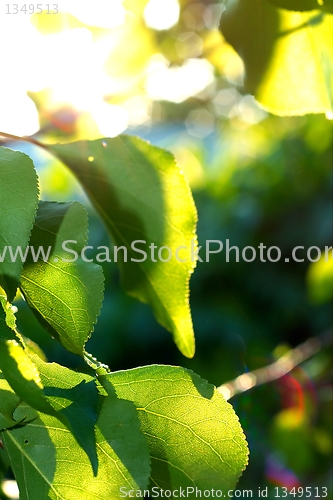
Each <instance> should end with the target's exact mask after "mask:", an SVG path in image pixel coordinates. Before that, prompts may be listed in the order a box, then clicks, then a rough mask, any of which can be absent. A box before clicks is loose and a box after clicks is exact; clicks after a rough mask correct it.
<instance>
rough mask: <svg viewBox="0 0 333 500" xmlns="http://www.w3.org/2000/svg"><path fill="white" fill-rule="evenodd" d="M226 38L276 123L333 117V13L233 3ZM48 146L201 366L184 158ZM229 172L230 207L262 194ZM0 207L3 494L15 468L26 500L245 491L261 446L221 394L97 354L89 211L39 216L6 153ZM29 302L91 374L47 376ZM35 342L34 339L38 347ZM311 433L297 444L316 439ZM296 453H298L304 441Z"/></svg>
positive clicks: (171, 369) (97, 305)
mask: <svg viewBox="0 0 333 500" xmlns="http://www.w3.org/2000/svg"><path fill="white" fill-rule="evenodd" d="M187 18H188V20H189V19H190V16H188V17H187ZM72 21H73V20H72ZM73 22H74V21H73ZM74 25H75V26H77V24H76V23H75V22H74V24H73V26H74ZM69 27H70V24H69ZM58 28H59V27H58ZM58 28H56V27H53V28H52V29H53V32H57V30H58ZM39 29H41V27H39ZM221 29H222V32H223V34H224V35H225V38H226V40H227V41H228V42H230V43H231V44H232V45H233V46H234V48H235V49H236V50H237V51H238V53H239V54H240V55H241V57H242V58H243V61H244V64H245V71H246V81H245V88H246V89H247V90H248V91H249V92H251V93H253V94H254V95H255V97H256V98H257V99H258V100H259V102H261V103H262V104H263V105H264V106H265V107H266V108H267V109H268V110H272V111H274V112H275V113H277V114H280V115H287V114H289V115H290V114H305V113H309V112H311V113H315V112H326V113H331V112H332V74H333V69H332V55H333V53H332V46H331V45H330V40H329V37H330V34H331V30H332V14H331V12H330V9H329V6H328V2H326V1H325V2H324V3H323V5H318V4H317V3H316V2H314V1H312V0H306V1H304V2H302V3H301V2H299V1H298V0H292V1H291V0H290V1H289V0H258V1H257V2H255V3H253V2H252V3H251V5H250V3H249V2H248V1H247V0H230V1H229V3H228V5H227V8H226V11H225V12H224V14H223V17H222V22H221ZM49 31H50V30H48V32H49ZM51 31H52V30H51ZM191 36H192V35H191ZM166 50H167V49H166ZM152 53H153V51H152ZM143 59H144V58H143ZM304 60H306V64H304ZM141 64H144V63H143V62H142V61H141V62H140V61H139V62H138V65H139V66H140V67H141ZM304 82H306V85H305V84H304ZM311 140H312V141H313V142H316V141H315V139H313V138H312V139H311ZM40 145H41V146H42V147H43V148H44V149H46V150H48V152H49V153H50V154H51V155H52V156H53V157H54V158H58V159H60V160H61V161H62V163H64V164H65V165H66V166H67V167H68V168H69V169H70V170H71V172H72V173H74V174H75V176H76V177H77V179H78V181H79V183H80V184H81V186H82V187H83V188H84V190H85V191H86V193H87V195H88V197H89V199H90V201H91V202H92V204H93V206H94V207H95V209H96V211H97V213H98V215H99V216H100V218H101V219H102V220H103V222H104V224H105V226H106V227H107V229H108V231H109V233H110V235H111V238H112V242H113V244H114V245H115V246H117V247H118V252H117V258H115V257H114V258H113V259H112V260H114V261H116V262H117V263H118V264H119V267H120V272H121V276H122V284H123V286H124V288H125V290H126V292H127V293H128V294H130V295H132V296H134V297H135V298H137V299H139V300H140V301H142V302H145V303H147V304H148V305H149V306H150V307H151V308H152V310H153V312H154V315H155V317H156V319H157V321H158V322H159V323H160V324H161V325H162V326H164V327H165V328H166V329H167V330H169V331H170V332H171V333H172V335H173V339H174V342H175V344H176V345H177V347H178V349H179V351H180V352H181V354H182V355H184V356H186V357H188V358H191V357H193V356H194V351H195V341H194V332H193V326H192V318H191V312H190V307H189V279H190V275H191V273H192V272H193V270H194V267H195V260H196V250H197V238H196V233H195V231H196V219H197V215H196V208H195V205H194V202H193V199H192V194H191V191H190V189H189V187H188V184H187V182H186V180H185V177H184V176H183V174H182V172H181V170H180V169H179V168H178V166H177V164H176V162H175V159H174V158H173V156H172V155H171V154H170V153H168V152H166V151H164V150H162V149H159V148H157V147H154V146H151V145H150V144H149V143H147V142H145V141H143V140H141V139H138V138H135V137H130V136H118V137H117V138H115V139H108V138H106V139H98V140H95V141H79V142H73V143H68V144H61V145H59V144H57V145H45V144H40ZM226 157H227V156H226ZM275 161H276V162H277V164H279V163H280V158H277V159H276V160H275ZM259 167H260V168H261V169H263V170H265V168H266V166H265V165H261V166H260V165H259ZM228 168H229V170H228ZM228 168H227V169H225V171H223V173H222V174H221V175H222V176H223V175H224V176H228V175H229V176H230V178H232V179H233V180H234V182H233V183H230V184H229V185H228V189H230V186H232V188H231V191H232V190H234V191H232V192H229V191H227V190H226V191H224V189H225V184H223V181H221V182H217V183H214V182H212V185H211V186H210V189H211V191H212V192H213V193H215V195H216V196H218V195H221V193H222V194H223V195H224V197H225V200H226V201H227V202H229V201H230V200H232V197H233V196H234V195H235V192H237V183H238V182H240V183H241V182H243V180H244V179H246V182H248V185H249V187H250V190H252V189H253V184H255V186H257V185H258V179H257V177H256V178H255V180H254V181H253V179H252V172H251V169H250V168H248V169H247V172H245V173H244V172H241V178H239V171H238V170H235V172H233V165H232V164H231V165H230V166H228ZM283 168H284V167H283ZM283 168H282V169H280V170H278V169H277V171H276V172H274V174H272V173H270V177H269V179H268V180H267V178H266V179H265V181H263V182H262V185H261V186H260V189H261V190H262V193H261V194H262V197H263V198H264V197H265V196H266V193H268V196H270V190H269V189H268V188H267V186H266V185H265V182H268V183H270V182H271V183H272V184H275V185H276V186H277V190H276V192H278V191H279V189H280V184H281V185H282V183H280V178H279V176H281V177H284V175H285V172H284V170H283ZM244 170H245V169H244ZM256 172H258V170H256ZM14 173H15V175H14ZM243 174H244V175H243ZM237 176H238V177H237ZM218 181H220V179H218ZM269 187H270V186H269ZM301 189H303V190H304V184H302V186H301ZM283 194H284V196H285V193H283ZM303 194H304V193H303ZM278 195H279V192H278ZM288 196H289V197H293V196H294V191H293V190H290V192H288ZM304 196H306V193H305V195H304ZM0 199H1V205H0V285H1V287H2V288H1V289H0V439H1V440H0V444H1V445H2V444H3V446H4V450H5V451H4V454H2V451H1V454H0V474H1V477H0V479H1V478H2V477H3V469H4V468H6V467H7V464H8V463H10V465H11V468H12V471H13V473H14V475H15V478H16V480H17V483H18V485H19V489H20V499H21V500H28V499H31V498H33V499H35V498H36V499H40V500H44V499H45V500H46V499H54V500H58V499H59V498H61V499H64V500H77V499H78V498H84V499H87V500H95V499H96V500H97V499H101V498H103V499H106V500H113V499H115V498H120V495H121V494H122V495H123V494H124V493H125V494H127V495H131V496H133V495H134V496H135V495H138V496H139V495H141V494H143V491H144V490H146V489H151V488H152V487H157V488H160V489H168V490H174V496H175V497H176V496H177V495H176V490H179V489H180V488H187V487H190V488H198V489H199V490H201V491H202V490H207V489H215V490H216V489H220V490H222V491H223V490H224V491H225V490H232V489H233V488H235V486H236V484H237V481H238V480H239V478H240V476H241V474H242V472H243V470H244V469H245V467H246V466H247V460H248V448H247V443H246V440H245V436H244V433H243V430H242V428H241V425H240V423H239V420H238V417H237V416H236V414H235V412H234V410H233V408H232V406H231V405H230V404H229V403H227V402H226V401H225V399H224V398H223V396H222V395H221V394H220V393H219V392H218V391H217V390H216V389H215V388H214V386H212V385H211V384H208V383H207V382H206V381H205V380H203V379H201V378H200V377H199V376H198V375H196V374H195V373H194V372H193V371H190V370H188V369H186V368H181V367H177V366H165V365H150V366H145V367H140V368H135V369H132V370H124V371H115V372H111V371H110V370H109V368H108V367H107V366H106V365H103V364H102V363H101V362H99V361H98V360H96V359H95V358H93V356H92V355H90V354H89V353H88V352H86V347H85V346H86V343H87V341H88V339H89V338H90V336H91V333H92V331H93V329H94V325H95V323H96V320H97V317H98V315H99V312H100V309H101V305H102V300H103V291H104V279H103V273H102V268H101V266H99V265H96V264H94V263H93V262H92V261H91V260H90V259H87V254H86V253H85V252H86V250H87V248H86V247H87V244H88V218H87V213H86V210H85V208H84V207H83V206H82V205H81V204H79V203H77V202H73V203H57V202H46V201H39V203H38V178H37V175H36V172H35V169H34V165H33V163H32V161H31V160H30V158H29V157H27V156H26V155H25V154H23V153H20V152H14V151H11V150H9V149H6V148H0ZM245 233H246V231H244V234H245ZM241 237H244V235H243V234H242V235H241ZM138 240H139V241H140V244H139V245H137V246H135V247H133V242H135V241H138ZM69 243H70V244H69ZM119 247H122V248H121V249H119ZM161 247H166V248H165V252H164V254H163V253H161V254H159V255H158V256H157V255H156V253H155V254H154V257H155V258H153V256H152V255H153V252H152V250H154V249H156V248H161ZM9 248H11V249H14V250H15V249H18V248H20V251H21V254H20V252H19V253H16V258H15V259H13V258H11V253H10V251H9ZM37 249H39V254H38V255H36V250H37ZM40 249H42V250H43V252H41V251H40ZM179 249H181V250H182V251H181V252H179V254H177V251H179ZM103 250H104V252H103V253H104V257H101V255H100V254H99V256H97V257H96V260H97V261H98V262H99V263H101V264H102V263H104V262H108V261H109V260H111V259H109V258H108V257H106V255H107V253H108V250H109V249H108V248H106V247H103ZM169 252H171V254H172V257H171V258H170V259H169V258H168V257H169V256H168V255H167V253H169ZM109 255H112V252H110V254H109ZM113 255H115V253H114V254H113ZM145 255H146V256H147V258H144V256H145ZM125 256H126V257H125ZM175 257H176V258H175ZM235 274H236V273H235ZM214 278H215V276H214ZM232 279H235V276H232ZM236 279H237V275H236ZM309 279H310V280H313V279H314V278H313V277H311V276H310V277H309ZM269 285H271V283H269ZM267 288H269V287H267ZM17 289H19V293H20V294H21V295H22V296H23V297H24V298H25V299H26V302H27V305H28V307H29V308H30V309H31V310H32V312H33V313H34V315H35V316H36V317H37V319H38V321H39V323H40V324H41V325H42V326H43V327H44V328H45V330H47V331H48V332H49V333H50V334H51V336H52V337H53V338H54V339H56V340H57V341H58V342H59V343H60V344H61V345H62V347H63V348H64V349H66V350H67V351H68V352H70V353H72V354H76V355H78V356H79V357H80V358H79V359H80V363H82V364H83V366H82V365H81V366H80V369H77V370H73V369H71V368H67V367H65V366H62V365H60V364H56V363H49V362H46V361H45V360H44V359H42V358H43V353H41V352H40V351H39V348H38V346H31V344H30V341H29V338H26V337H23V336H22V335H21V334H20V333H19V332H18V331H17V328H16V321H15V314H14V310H15V309H14V307H13V306H12V301H13V299H14V297H15V295H16V292H17ZM245 292H248V291H245ZM250 293H251V296H253V290H252V289H251V287H250ZM325 293H326V292H325ZM325 297H326V295H325ZM272 323H273V322H272ZM22 333H23V334H24V335H27V337H29V334H30V332H29V331H27V332H26V331H23V332H22ZM105 335H109V331H107V332H106V334H105ZM218 355H219V353H218ZM219 362H220V359H219ZM288 415H289V414H288ZM282 417H283V418H282ZM282 417H281V419H280V420H281V421H278V420H277V422H276V432H275V434H274V435H273V439H276V436H277V438H278V439H279V435H280V432H281V433H282V435H284V436H286V434H285V433H284V431H283V425H285V423H286V420H285V414H284V415H282ZM305 424H306V425H305ZM305 424H304V426H303V427H300V429H299V432H298V430H297V432H292V431H291V432H290V434H289V435H290V436H294V437H295V436H296V438H297V439H299V438H301V439H303V436H304V433H305V432H308V426H307V422H305ZM281 429H282V431H281ZM317 439H320V436H319V438H318V437H317ZM322 441H323V440H322ZM282 444H283V445H281V450H282V451H283V452H285V453H289V450H290V440H289V441H288V440H287V442H285V443H282ZM324 446H325V443H324ZM3 455H4V456H3ZM196 496H197V495H195V493H193V494H192V497H193V498H194V497H196ZM190 497H191V495H188V498H190Z"/></svg>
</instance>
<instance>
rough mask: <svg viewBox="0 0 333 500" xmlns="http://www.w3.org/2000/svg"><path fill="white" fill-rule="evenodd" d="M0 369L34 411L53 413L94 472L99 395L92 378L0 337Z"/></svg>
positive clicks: (95, 465) (95, 468) (95, 469)
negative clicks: (74, 439) (75, 441)
mask: <svg viewBox="0 0 333 500" xmlns="http://www.w3.org/2000/svg"><path fill="white" fill-rule="evenodd" d="M0 369H1V370H2V372H3V375H4V376H5V377H6V379H7V382H8V383H9V384H10V386H11V387H12V389H14V391H15V393H16V394H17V395H18V396H19V397H20V398H21V399H22V400H23V401H25V402H26V403H28V404H29V405H30V406H31V407H32V408H34V409H35V410H39V411H42V412H43V413H47V414H48V415H53V416H57V418H59V419H60V420H61V421H62V423H63V424H64V425H66V426H67V428H68V429H69V430H70V431H71V432H72V433H73V435H74V436H75V438H76V439H77V441H78V443H79V444H80V445H81V446H82V448H83V449H84V450H85V452H86V453H87V455H88V456H89V458H90V460H91V464H92V466H93V469H94V471H95V472H96V471H97V457H96V442H95V434H94V424H95V422H96V420H97V406H98V403H99V397H98V392H97V389H96V385H95V379H94V377H92V376H90V375H87V374H81V373H78V372H74V371H73V370H69V369H68V368H65V367H63V366H60V365H56V364H50V363H44V362H43V361H42V360H41V359H40V358H39V357H38V356H37V355H34V356H29V355H28V354H27V352H26V351H25V350H24V349H23V348H22V347H21V346H20V345H19V344H18V343H17V342H15V341H13V340H9V341H3V340H0ZM7 396H8V397H9V395H8V394H7ZM5 410H6V407H5ZM0 413H1V403H0ZM7 414H8V409H7Z"/></svg>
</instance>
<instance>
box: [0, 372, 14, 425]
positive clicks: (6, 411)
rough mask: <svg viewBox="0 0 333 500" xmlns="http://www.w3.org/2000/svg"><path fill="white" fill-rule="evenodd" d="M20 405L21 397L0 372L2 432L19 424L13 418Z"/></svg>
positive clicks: (0, 422)
mask: <svg viewBox="0 0 333 500" xmlns="http://www.w3.org/2000/svg"><path fill="white" fill-rule="evenodd" d="M18 404H19V397H18V396H17V395H16V394H15V392H14V391H13V389H12V388H11V387H10V385H9V384H8V382H7V380H6V379H5V377H4V375H3V373H2V372H1V371H0V430H3V429H6V428H7V427H12V426H13V425H15V424H16V423H17V422H16V421H15V420H14V418H13V413H14V410H15V408H16V407H17V405H18Z"/></svg>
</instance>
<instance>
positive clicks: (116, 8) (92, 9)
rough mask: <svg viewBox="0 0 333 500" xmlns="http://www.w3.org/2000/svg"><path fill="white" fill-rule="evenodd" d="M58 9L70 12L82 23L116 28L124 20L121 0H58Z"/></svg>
mask: <svg viewBox="0 0 333 500" xmlns="http://www.w3.org/2000/svg"><path fill="white" fill-rule="evenodd" d="M57 4H58V5H59V11H61V12H67V13H68V14H72V15H73V16H75V17H76V18H77V19H79V20H80V21H81V22H82V23H85V24H88V25H89V26H98V27H100V28H108V29H111V28H116V27H117V26H121V25H122V24H123V23H124V21H125V8H124V6H123V5H122V0H112V1H110V0H95V1H94V2H91V0H58V1H57Z"/></svg>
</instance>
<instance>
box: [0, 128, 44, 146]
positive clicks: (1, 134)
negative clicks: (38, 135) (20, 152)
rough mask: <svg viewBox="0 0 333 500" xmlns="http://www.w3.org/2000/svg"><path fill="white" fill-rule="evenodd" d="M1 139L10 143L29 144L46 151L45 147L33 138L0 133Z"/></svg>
mask: <svg viewBox="0 0 333 500" xmlns="http://www.w3.org/2000/svg"><path fill="white" fill-rule="evenodd" d="M0 136H1V137H5V138H6V139H10V140H12V141H21V142H22V141H24V142H29V143H30V144H34V145H35V146H39V147H40V148H43V149H47V146H46V145H45V144H43V143H42V142H39V141H37V139H34V138H33V137H30V136H26V135H24V136H22V137H20V136H18V135H14V134H7V132H0Z"/></svg>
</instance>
